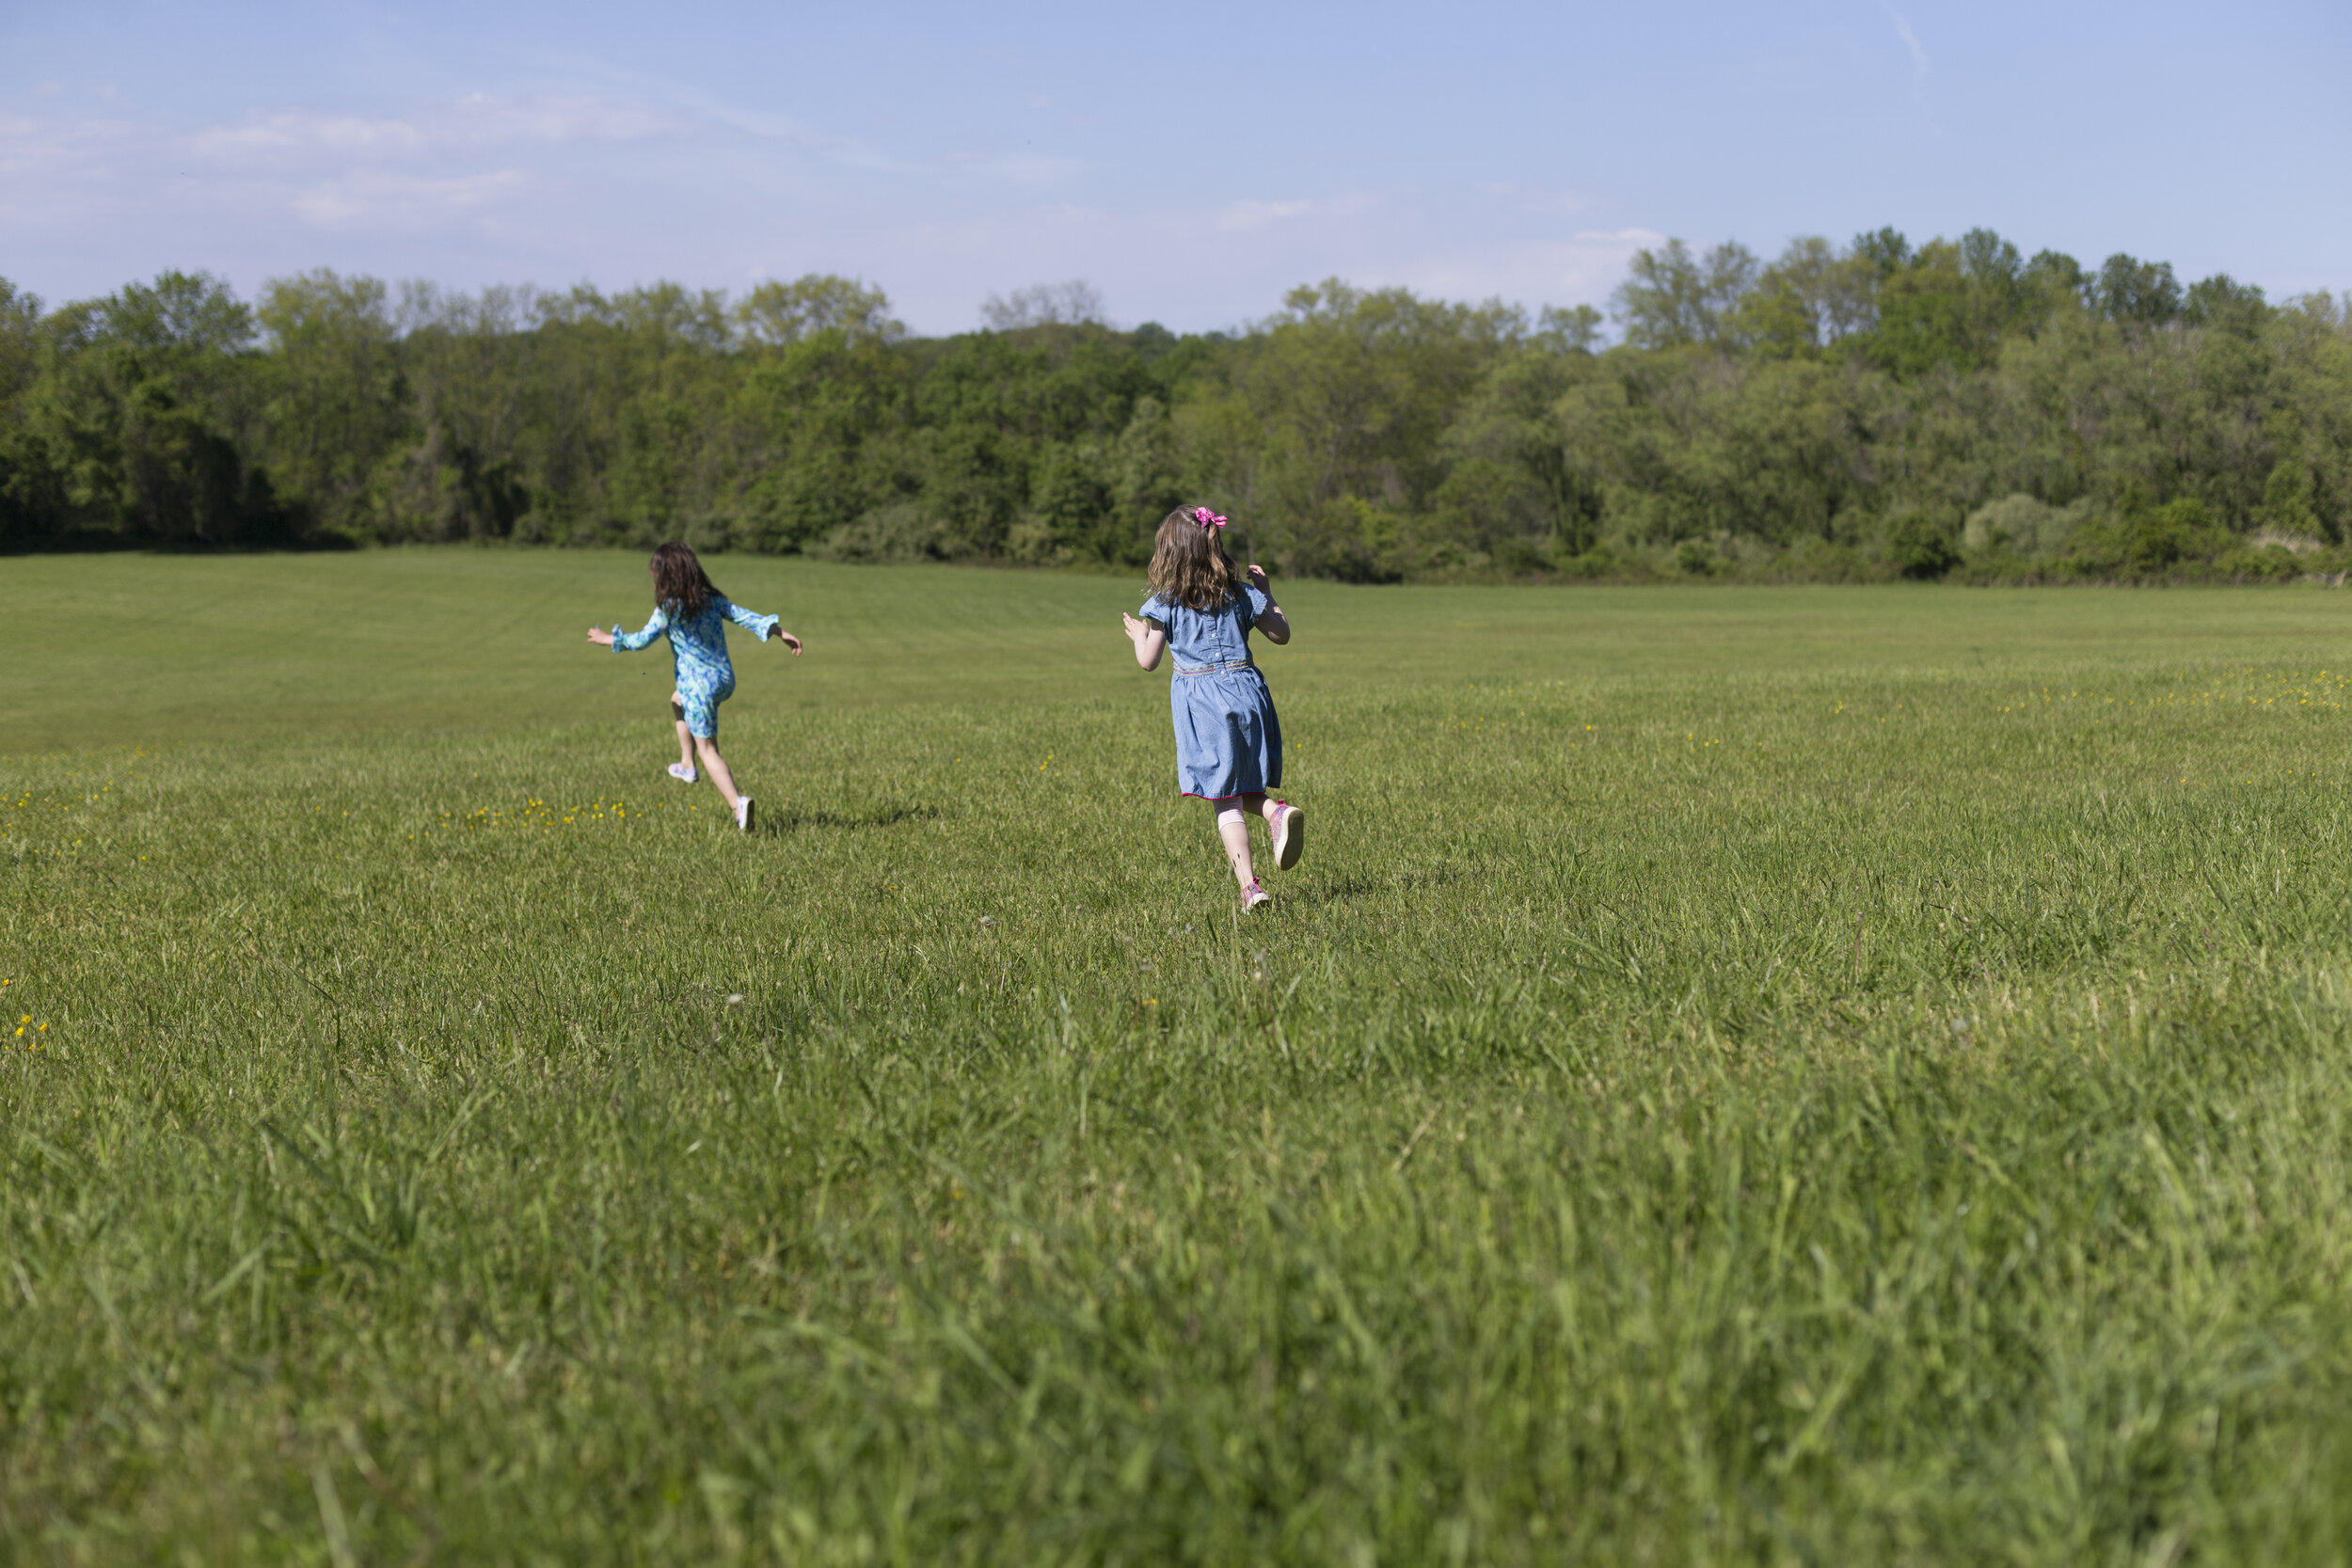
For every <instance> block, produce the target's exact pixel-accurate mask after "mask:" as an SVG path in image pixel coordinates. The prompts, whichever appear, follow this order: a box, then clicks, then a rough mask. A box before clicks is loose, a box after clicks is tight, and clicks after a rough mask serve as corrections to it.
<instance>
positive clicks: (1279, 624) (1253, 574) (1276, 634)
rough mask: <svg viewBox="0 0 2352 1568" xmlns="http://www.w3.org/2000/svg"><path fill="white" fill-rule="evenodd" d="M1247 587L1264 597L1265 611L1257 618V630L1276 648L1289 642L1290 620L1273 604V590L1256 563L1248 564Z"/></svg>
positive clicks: (1277, 605) (1263, 571) (1260, 567)
mask: <svg viewBox="0 0 2352 1568" xmlns="http://www.w3.org/2000/svg"><path fill="white" fill-rule="evenodd" d="M1249 586H1250V587H1252V588H1254V589H1256V590H1257V591H1258V592H1259V593H1261V594H1264V595H1265V611H1264V613H1263V614H1261V615H1260V616H1259V617H1258V625H1257V629H1258V630H1260V631H1262V632H1263V633H1265V640H1266V641H1269V642H1271V643H1273V644H1274V645H1275V646H1276V647H1278V648H1279V647H1280V646H1281V645H1282V644H1283V643H1285V642H1287V641H1290V640H1291V623H1290V618H1289V617H1288V616H1286V615H1284V614H1283V613H1282V607H1281V606H1280V605H1279V604H1276V603H1275V602H1274V589H1273V588H1272V586H1271V585H1269V584H1268V583H1267V581H1266V576H1265V568H1264V567H1263V566H1261V565H1259V564H1258V563H1257V562H1254V561H1253V562H1250V563H1249Z"/></svg>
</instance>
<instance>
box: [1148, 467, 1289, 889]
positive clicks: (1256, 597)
mask: <svg viewBox="0 0 2352 1568" xmlns="http://www.w3.org/2000/svg"><path fill="white" fill-rule="evenodd" d="M1224 527H1225V519H1224V518H1222V517H1220V516H1218V515H1216V513H1214V512H1211V511H1210V510H1209V509H1208V508H1207V507H1205V506H1196V507H1189V508H1180V509H1178V510H1177V511H1174V512H1171V513H1169V514H1168V515H1167V516H1166V517H1165V518H1163V519H1161V522H1160V531H1159V537H1158V539H1157V540H1156V541H1155V542H1154V544H1153V547H1152V571H1151V578H1150V580H1151V585H1152V596H1151V597H1150V598H1148V599H1146V600H1144V601H1143V610H1142V614H1141V618H1140V619H1138V618H1137V617H1136V616H1134V615H1121V616H1120V620H1121V621H1123V622H1124V623H1125V624H1126V627H1127V640H1128V641H1130V642H1132V643H1134V644H1135V650H1136V663H1137V664H1139V665H1141V666H1142V667H1143V668H1144V669H1146V670H1153V669H1157V668H1158V667H1159V662H1160V655H1161V654H1162V653H1163V652H1168V653H1172V654H1174V655H1175V656H1176V674H1175V678H1174V680H1173V681H1171V682H1170V683H1169V687H1168V707H1169V710H1170V711H1171V713H1172V714H1173V715H1174V718H1175V721H1176V787H1177V788H1178V789H1180V790H1182V791H1183V792H1184V794H1186V795H1190V796H1193V797H1196V798H1197V799H1200V800H1206V801H1208V802H1209V809H1210V811H1211V812H1213V813H1214V814H1215V815H1216V832H1217V836H1218V837H1219V838H1220V839H1222V840H1223V841H1224V844H1225V858H1226V859H1227V860H1228V861H1230V862H1232V867H1233V879H1234V880H1235V881H1237V882H1238V883H1240V884H1241V904H1242V908H1243V909H1245V910H1254V909H1256V908H1257V907H1258V906H1259V905H1261V904H1263V903H1265V902H1266V901H1267V897H1268V895H1267V894H1266V891H1265V889H1264V888H1263V887H1261V886H1260V885H1259V883H1258V879H1257V876H1256V874H1255V873H1254V872H1253V871H1252V870H1251V869H1250V864H1249V818H1250V817H1252V816H1257V817H1263V818H1264V820H1265V825H1266V832H1267V833H1268V834H1269V835H1270V836H1271V837H1272V838H1273V840H1274V863H1275V865H1276V866H1277V867H1279V869H1281V870H1284V871H1288V870H1289V869H1290V868H1291V867H1292V866H1294V865H1296V864H1297V863H1298V857H1299V856H1300V855H1301V854H1302V853H1304V852H1305V850H1306V847H1307V833H1306V816H1305V814H1304V813H1303V812H1301V811H1300V810H1299V809H1298V808H1297V807H1296V806H1294V805H1291V804H1289V803H1288V802H1286V801H1282V800H1275V799H1273V798H1272V797H1271V796H1270V795H1268V793H1267V791H1269V790H1273V789H1279V787H1281V784H1282V725H1281V721H1280V720H1279V719H1277V718H1276V717H1275V713H1274V694H1273V693H1272V692H1271V691H1269V690H1267V689H1266V684H1265V676H1263V675H1262V674H1260V673H1258V666H1257V664H1256V662H1255V661H1254V660H1252V659H1251V658H1250V657H1249V634H1250V633H1251V632H1252V631H1259V632H1263V633H1264V634H1265V640H1266V641H1269V642H1273V643H1276V644H1278V645H1279V644H1280V643H1284V642H1288V641H1290V640H1291V626H1290V622H1289V621H1288V620H1286V619H1285V618H1284V617H1283V614H1282V607H1281V606H1279V605H1278V604H1276V603H1275V602H1274V595H1273V594H1271V593H1270V592H1268V590H1267V586H1266V575H1265V572H1264V569H1263V568H1262V567H1260V566H1258V565H1257V564H1256V563H1254V562H1253V563H1252V564H1251V565H1250V567H1249V570H1248V576H1247V577H1246V578H1245V577H1244V576H1243V574H1242V573H1241V572H1239V571H1238V570H1237V569H1236V568H1235V567H1234V565H1233V560H1232V557H1231V556H1229V555H1227V554H1226V553H1225V546H1224V544H1223V542H1222V540H1221V538H1220V531H1222V530H1223V529H1224Z"/></svg>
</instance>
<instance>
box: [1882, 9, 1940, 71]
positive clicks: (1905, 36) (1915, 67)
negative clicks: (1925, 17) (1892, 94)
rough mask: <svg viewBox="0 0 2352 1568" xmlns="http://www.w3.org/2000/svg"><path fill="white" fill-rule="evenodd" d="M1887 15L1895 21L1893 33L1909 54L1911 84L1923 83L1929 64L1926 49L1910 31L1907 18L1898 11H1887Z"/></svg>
mask: <svg viewBox="0 0 2352 1568" xmlns="http://www.w3.org/2000/svg"><path fill="white" fill-rule="evenodd" d="M1887 14H1888V15H1889V16H1891V17H1893V18H1894V19H1895V31H1896V33H1897V34H1898V35H1899V36H1900V38H1901V39H1902V40H1903V47H1904V48H1905V49H1907V50H1909V51H1910V52H1911V72H1912V80H1913V82H1914V83H1919V82H1925V81H1926V80H1927V79H1928V67H1929V65H1930V64H1931V62H1930V60H1929V59H1928V51H1927V47H1926V46H1925V45H1924V44H1922V43H1921V42H1920V41H1919V35H1918V34H1916V33H1915V32H1913V31H1912V30H1911V19H1910V18H1909V17H1907V16H1905V15H1903V13H1902V12H1900V11H1889V12H1887Z"/></svg>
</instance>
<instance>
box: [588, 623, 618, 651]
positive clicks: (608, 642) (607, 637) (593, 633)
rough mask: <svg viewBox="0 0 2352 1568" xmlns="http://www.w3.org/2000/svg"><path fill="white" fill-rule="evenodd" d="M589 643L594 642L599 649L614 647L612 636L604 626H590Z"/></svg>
mask: <svg viewBox="0 0 2352 1568" xmlns="http://www.w3.org/2000/svg"><path fill="white" fill-rule="evenodd" d="M588 641H591V642H594V643H595V644H596V646H597V647H599V648H610V647H611V646H612V633H611V632H609V631H607V630H605V629H604V628H603V627H602V626H590V627H589V628H588Z"/></svg>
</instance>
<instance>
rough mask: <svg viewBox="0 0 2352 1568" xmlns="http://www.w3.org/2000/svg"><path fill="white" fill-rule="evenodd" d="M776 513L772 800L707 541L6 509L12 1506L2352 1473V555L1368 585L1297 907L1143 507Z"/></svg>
mask: <svg viewBox="0 0 2352 1568" xmlns="http://www.w3.org/2000/svg"><path fill="white" fill-rule="evenodd" d="M713 574H714V576H715V577H717V578H718V580H719V581H720V582H721V584H722V585H723V586H724V587H725V588H726V589H727V590H728V591H729V592H730V593H731V594H734V595H735V596H737V597H738V598H739V599H740V600H742V601H743V602H745V603H747V604H750V605H753V606H755V607H756V608H759V609H762V610H779V611H781V612H782V613H783V614H784V616H785V621H786V625H787V626H791V627H792V628H793V629H795V630H797V631H800V632H802V633H803V635H805V636H806V637H807V638H808V639H809V643H810V652H809V654H808V656H807V657H805V658H803V659H801V660H798V661H793V660H791V659H789V658H788V657H786V656H784V655H782V654H781V653H778V652H777V651H775V650H773V649H763V648H759V647H757V646H755V645H753V644H751V643H750V642H749V641H748V640H743V639H739V640H738V644H737V663H738V667H739V676H740V694H739V697H738V698H737V699H736V700H735V701H734V702H732V703H730V704H729V705H727V707H726V709H725V710H724V713H725V720H724V723H723V740H724V742H725V745H726V748H727V751H728V754H729V756H730V758H731V760H732V761H733V763H734V765H735V767H736V768H737V770H738V773H739V777H740V778H741V779H742V780H743V782H744V784H745V785H746V787H748V788H750V789H751V790H752V791H753V793H754V794H755V796H756V797H757V798H758V800H760V803H761V811H762V816H763V825H762V831H761V832H759V833H757V834H756V835H755V836H754V837H752V838H751V839H749V840H748V841H747V840H745V839H742V838H740V837H739V836H738V835H736V834H735V833H734V832H732V831H731V829H729V828H728V827H727V825H726V824H725V822H724V820H723V817H722V816H721V809H720V805H719V802H718V800H717V798H716V796H715V795H714V794H713V793H712V792H711V791H710V790H709V789H708V788H707V786H697V787H696V788H695V789H692V790H688V789H685V788H683V787H681V786H678V785H676V784H673V783H671V782H670V781H669V780H667V779H666V778H664V777H663V776H662V775H661V772H660V768H661V767H662V765H663V764H664V763H666V762H667V761H669V760H671V757H672V755H673V754H674V753H673V752H672V751H671V742H670V740H669V737H668V734H667V730H666V720H665V716H664V713H663V709H662V697H663V695H664V693H665V692H666V689H667V688H666V675H667V657H666V655H665V654H663V653H661V652H659V651H656V652H652V653H648V654H645V655H640V656H635V657H633V658H615V657H614V656H612V655H611V654H608V653H604V652H601V651H598V650H592V649H590V648H588V647H587V646H586V644H585V643H584V642H582V641H581V640H580V634H581V632H582V631H583V630H584V629H585V627H586V626H587V625H588V624H589V622H590V621H591V620H592V619H595V620H600V621H602V622H603V623H604V624H608V625H609V624H611V623H612V621H614V620H616V619H622V620H627V621H628V623H629V624H631V625H635V624H637V622H638V621H639V620H641V619H642V616H643V614H644V610H645V605H644V599H645V597H646V594H645V588H644V566H643V562H642V559H641V558H639V557H636V556H633V555H628V556H622V555H596V554H558V553H552V552H550V553H542V554H526V553H519V552H518V553H477V552H469V551H462V550H445V551H421V552H387V553H372V554H365V555H356V556H349V557H337V558H307V559H306V558H277V559H257V560H234V561H224V560H190V561H174V560H148V559H135V558H127V557H126V558H106V559H94V560H91V559H86V560H72V561H60V560H33V561H24V560H19V561H6V562H0V591H5V593H6V594H7V598H8V603H9V604H10V605H11V606H13V607H15V608H16V609H17V611H18V634H17V636H16V637H15V638H14V639H13V640H12V641H11V645H10V651H9V654H8V657H7V660H6V662H5V664H0V752H5V753H7V754H6V755H5V756H0V786H5V788H6V791H7V793H6V795H5V797H4V798H0V870H4V873H5V875H6V877H7V879H8V880H7V895H6V900H5V903H4V904H0V980H5V981H6V982H7V984H6V985H5V986H4V987H0V998H5V1000H6V1006H7V1014H6V1016H7V1019H8V1024H7V1027H6V1029H5V1030H0V1559H6V1560H11V1561H27V1562H93V1563H99V1562H118V1561H131V1560H137V1561H158V1562H181V1561H190V1562H240V1561H306V1562H317V1563H332V1564H335V1565H337V1568H342V1565H344V1564H349V1563H355V1562H366V1563H378V1562H387V1563H392V1562H409V1561H436V1562H450V1563H461V1562H462V1563H474V1562H552V1561H582V1562H585V1561H634V1562H706V1561H731V1560H744V1561H776V1562H817V1563H834V1562H839V1563H852V1562H907V1563H917V1562H941V1561H944V1562H962V1561H969V1562H1018V1563H1032V1562H1073V1563H1075V1562H1119V1563H1159V1562H1173V1561H1198V1562H1213V1563H1226V1562H1240V1561H1299V1562H1344V1563H1364V1562H1383V1561H1385V1562H1422V1561H1444V1562H1482V1563H1483V1562H1501V1563H1509V1562H1549V1561H1579V1560H1600V1561H1692V1562H1715V1561H1723V1562H1747V1561H1761V1562H1839V1563H1842V1562H1858V1561H1905V1562H1954V1563H1962V1562H1965V1563H1979V1562H1987V1561H2001V1562H2013V1563H2039V1562H2047V1563H2081V1562H2114V1563H2122V1562H2168V1561H2169V1562H2233V1561H2260V1562H2264V1563H2266V1564H2269V1563H2302V1562H2338V1561H2342V1560H2344V1559H2345V1557H2346V1556H2347V1553H2348V1552H2352V1546H2348V1545H2347V1544H2348V1543H2352V1425H2347V1423H2346V1422H2345V1420H2344V1410H2345V1408H2346V1407H2347V1399H2352V856H2347V853H2346V850H2347V847H2352V846H2347V843H2346V838H2345V834H2344V831H2343V816H2344V812H2343V807H2342V801H2343V800H2344V794H2345V788H2346V781H2347V777H2348V776H2352V766H2347V759H2346V756H2345V746H2344V739H2345V733H2346V721H2347V715H2346V709H2345V704H2346V703H2347V701H2352V648H2347V647H2346V646H2345V640H2344V628H2345V624H2346V620H2347V617H2352V599H2346V598H2344V597H2343V596H2341V595H2337V594H2331V593H2328V592H2324V591H2288V590H2278V591H2245V592H2238V591H2198V592H2170V593H2103V592H2093V591H2079V592H2072V593H2062V592H2045V593H2040V594H1994V593H1978V592H1967V591H1960V590H1931V589H1920V590H1898V589H1881V590H1847V591H1838V590H1813V589H1805V590H1707V589H1693V590H1667V589H1659V590H1630V591H1604V590H1593V591H1559V590H1554V591H1536V590H1512V589H1395V588H1382V589H1349V588H1343V587H1338V586H1333V585H1327V584H1299V585H1294V586H1286V587H1285V589H1284V592H1283V598H1284V601H1285V604H1286V606H1287V607H1288V608H1289V609H1290V610H1291V612H1292V616H1293V619H1294V621H1295V623H1296V625H1297V627H1298V636H1297V640H1296V641H1295V643H1294V644H1293V645H1292V646H1291V647H1289V648H1287V649H1264V650H1262V660H1263V663H1264V665H1265V667H1266V669H1267V671H1268V674H1269V677H1270V679H1271V681H1272V684H1273V688H1274V690H1275V694H1276V697H1277V699H1278V701H1279V704H1280V705H1281V708H1282V714H1283V720H1284V727H1285V730H1286V732H1287V734H1288V735H1289V736H1290V738H1291V742H1292V752H1291V756H1290V778H1289V780H1288V788H1287V791H1286V793H1288V794H1289V795H1290V796H1291V798H1292V799H1294V800H1298V801H1301V802H1303V803H1304V804H1306V805H1307V807H1308V808H1309V810H1310V811H1311V813H1312V832H1313V837H1312V842H1311V852H1310V854H1309V857H1308V859H1307V861H1306V862H1305V863H1304V864H1303V865H1301V866H1300V867H1299V868H1298V869H1297V870H1295V871H1293V872H1291V873H1287V874H1283V875H1279V876H1277V877H1273V878H1271V879H1270V882H1271V885H1272V887H1273V889H1274V891H1275V894H1276V900H1277V901H1276V904H1275V905H1274V907H1273V908H1272V909H1270V910H1268V911H1262V912H1261V913H1259V914H1258V915H1255V916H1253V917H1251V918H1250V919H1249V920H1248V921H1246V922H1245V921H1244V920H1242V919H1241V918H1240V917H1239V916H1238V914H1237V913H1236V911H1235V906H1234V902H1233V897H1232V886H1231V882H1230V879H1228V878H1227V877H1226V875H1225V872H1224V870H1223V867H1222V864H1221V861H1220V858H1219V856H1218V853H1217V851H1216V846H1215V843H1214V839H1213V837H1212V835H1211V832H1210V828H1209V824H1208V821H1207V819H1206V814H1205V812H1204V811H1203V810H1202V809H1201V808H1200V807H1199V806H1198V805H1197V804H1194V803H1189V802H1179V801H1177V800H1174V799H1172V782H1171V775H1172V755H1171V746H1170V742H1169V739H1168V719H1167V693H1166V676H1165V674H1163V675H1160V676H1157V677H1147V676H1145V675H1143V674H1141V673H1138V672H1136V671H1135V670H1134V669H1133V668H1132V665H1131V664H1130V663H1129V662H1128V660H1127V653H1126V648H1125V644H1124V641H1123V640H1122V639H1121V638H1120V637H1119V635H1118V632H1117V619H1116V617H1117V613H1118V611H1119V610H1120V609H1123V608H1128V607H1130V606H1131V605H1132V604H1133V603H1134V602H1135V600H1136V599H1137V598H1139V597H1140V591H1139V587H1138V586H1137V585H1136V584H1133V583H1130V582H1126V581H1123V580H1120V579H1116V578H1088V577H1078V576H1056V575H1021V574H997V573H979V572H964V571H956V570H948V569H937V570H918V569H907V570H894V569H881V568H871V569H850V568H833V569H828V568H821V567H818V566H815V565H810V564H805V563H800V562H772V561H749V560H743V561H733V560H729V561H721V562H714V563H713ZM20 1019H21V1020H22V1021H23V1022H21V1023H20V1022H18V1021H19V1020H20ZM19 1027H22V1028H24V1030H25V1033H24V1035H22V1036H18V1035H16V1034H14V1033H13V1032H12V1031H14V1030H15V1029H17V1028H19Z"/></svg>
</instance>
